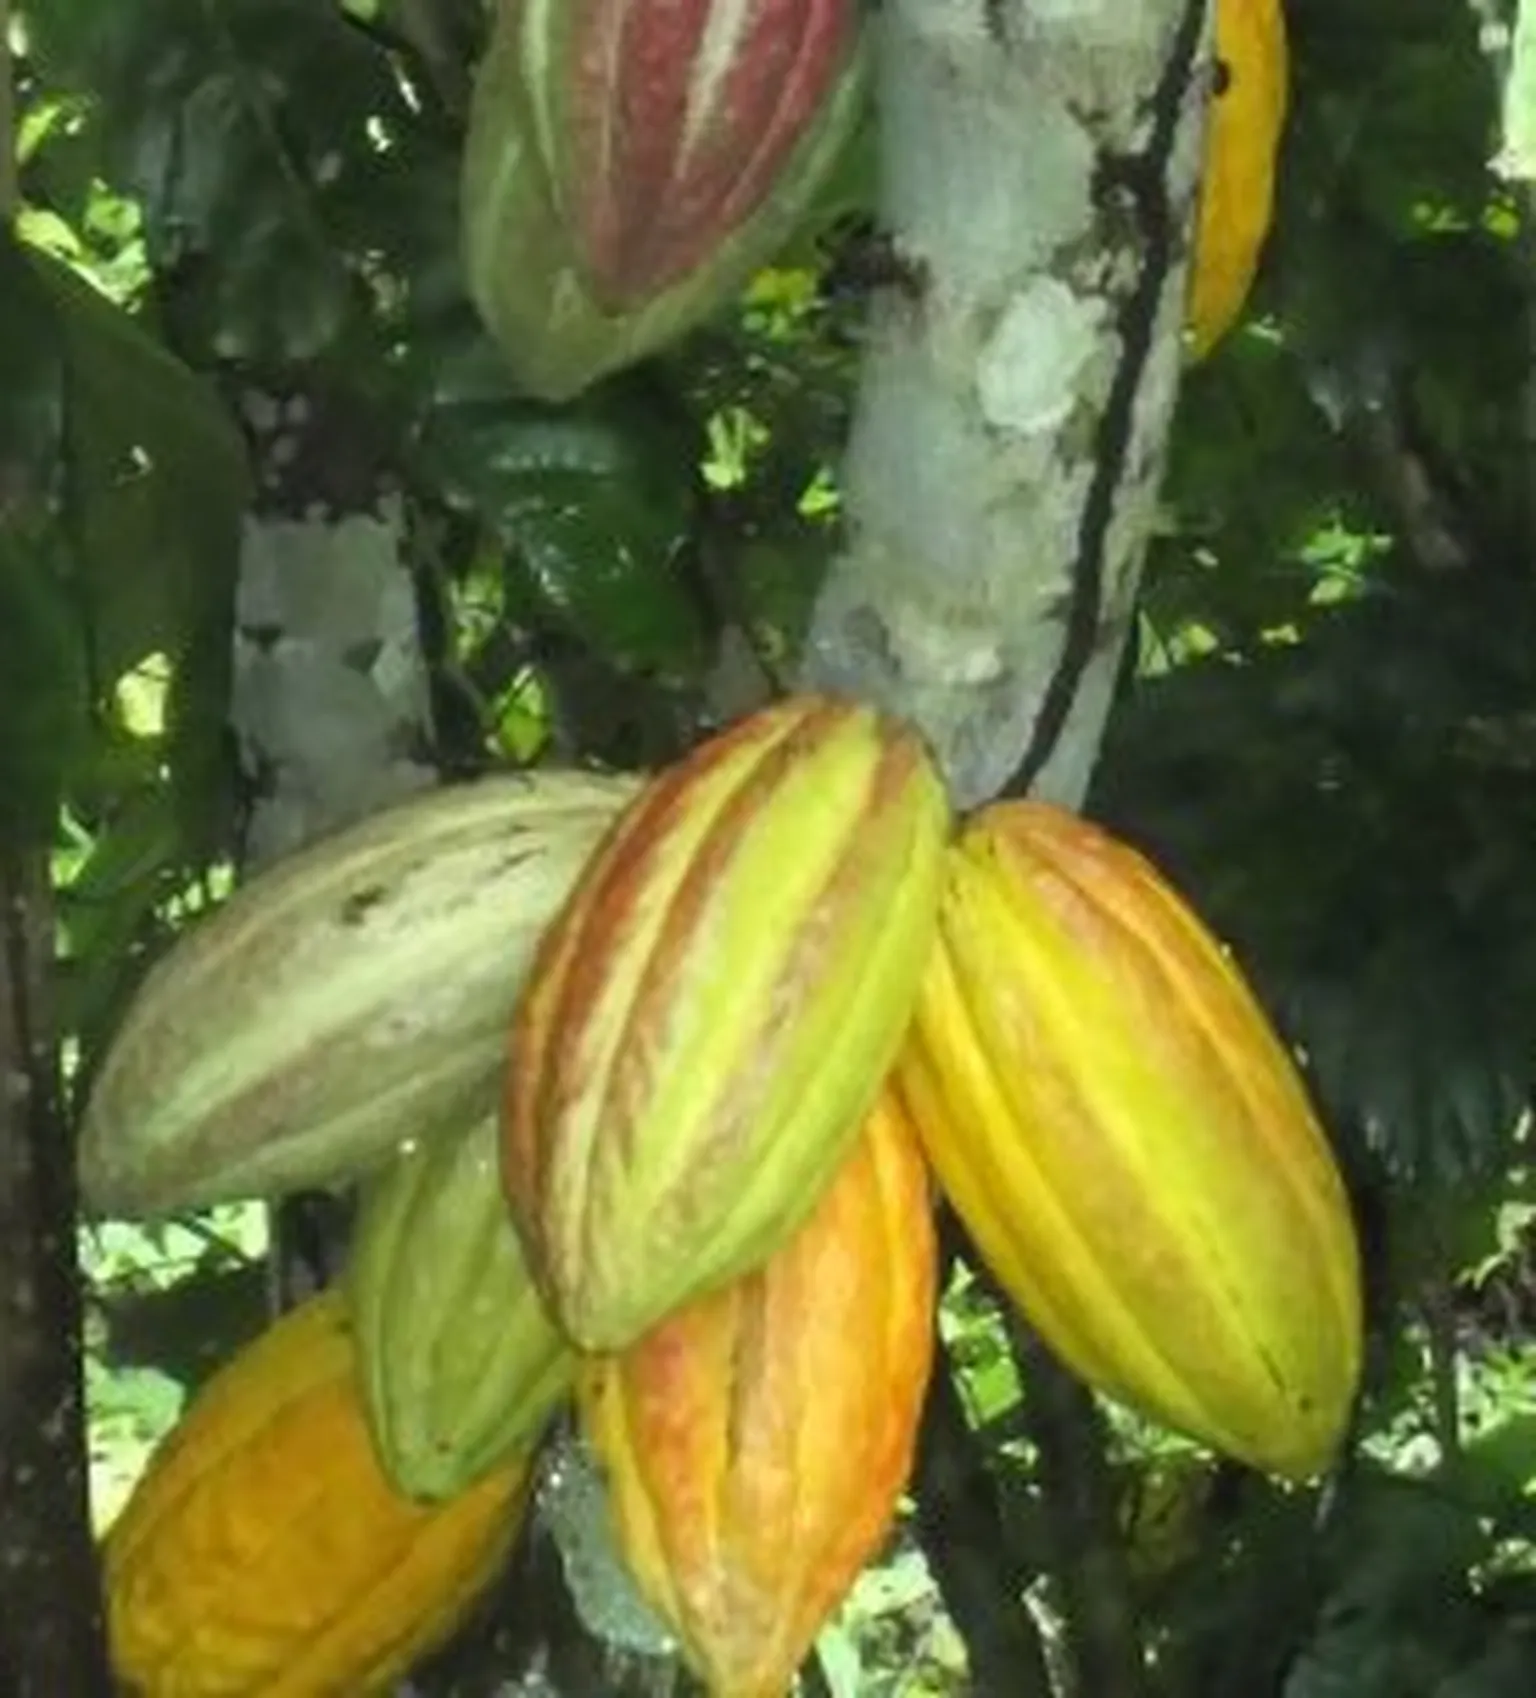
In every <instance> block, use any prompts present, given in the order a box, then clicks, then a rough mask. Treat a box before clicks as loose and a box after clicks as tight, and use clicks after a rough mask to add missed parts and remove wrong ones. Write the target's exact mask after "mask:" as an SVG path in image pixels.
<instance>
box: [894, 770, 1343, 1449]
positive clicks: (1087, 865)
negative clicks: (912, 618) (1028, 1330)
mask: <svg viewBox="0 0 1536 1698" xmlns="http://www.w3.org/2000/svg"><path fill="white" fill-rule="evenodd" d="M939 933H940V944H939V947H938V948H937V949H936V950H935V952H934V956H933V960H932V962H931V964H930V968H929V972H928V975H927V977H926V979H925V982H924V986H923V991H922V994H921V996H920V998H919V1003H918V1011H917V1016H916V1018H915V1020H914V1022H913V1027H912V1035H911V1039H910V1041H909V1043H908V1045H907V1047H906V1050H905V1051H904V1053H903V1056H902V1060H901V1062H900V1064H899V1069H898V1072H899V1078H900V1084H901V1088H902V1090H903V1093H904V1096H905V1098H906V1101H907V1103H908V1104H909V1106H910V1108H911V1110H912V1113H913V1116H914V1118H915V1120H916V1122H917V1125H918V1127H919V1130H920V1131H921V1133H922V1135H923V1139H924V1143H925V1146H926V1148H927V1152H928V1156H929V1159H930V1160H931V1162H932V1163H933V1166H934V1169H935V1171H936V1172H937V1174H938V1176H939V1180H940V1182H941V1183H942V1185H943V1187H944V1189H945V1191H946V1192H947V1193H948V1195H949V1197H950V1200H951V1201H952V1202H953V1203H954V1205H955V1208H956V1210H957V1212H958V1213H959V1214H960V1216H961V1217H962V1219H963V1220H964V1221H965V1224H966V1226H967V1227H968V1228H969V1230H970V1233H971V1235H972V1237H973V1238H974V1239H975V1240H976V1243H977V1246H978V1247H979V1249H980V1250H981V1252H982V1254H983V1255H984V1256H985V1258H986V1260H987V1262H988V1264H989V1265H990V1267H991V1269H992V1271H993V1273H994V1274H995V1275H996V1276H997V1278H998V1280H999V1282H1000V1283H1001V1284H1002V1285H1003V1286H1004V1287H1005V1289H1006V1290H1007V1291H1008V1293H1009V1294H1010V1296H1011V1297H1012V1298H1013V1299H1014V1301H1015V1302H1016V1303H1017V1304H1018V1306H1019V1308H1020V1309H1021V1310H1022V1311H1023V1313H1024V1314H1025V1316H1026V1317H1027V1318H1028V1319H1029V1321H1030V1322H1031V1323H1032V1324H1033V1325H1034V1327H1035V1328H1036V1329H1037V1330H1038V1331H1039V1332H1040V1334H1041V1335H1042V1336H1043V1337H1044V1339H1045V1340H1046V1342H1047V1343H1048V1344H1050V1345H1051V1346H1052V1348H1053V1349H1054V1350H1055V1351H1056V1352H1057V1353H1058V1355H1060V1357H1061V1358H1062V1359H1063V1360H1064V1361H1065V1362H1066V1363H1067V1364H1068V1365H1069V1366H1070V1367H1071V1368H1073V1369H1074V1370H1075V1371H1076V1372H1077V1373H1079V1374H1080V1375H1081V1376H1082V1377H1083V1378H1084V1379H1085V1380H1087V1381H1088V1382H1089V1383H1090V1384H1092V1385H1095V1386H1097V1387H1099V1388H1100V1389H1102V1390H1103V1391H1105V1392H1108V1393H1110V1394H1111V1395H1113V1396H1115V1397H1118V1398H1120V1399H1122V1400H1123V1401H1125V1402H1126V1403H1129V1404H1132V1405H1135V1406H1138V1407H1140V1408H1142V1409H1143V1410H1145V1411H1147V1412H1148V1413H1150V1414H1152V1415H1154V1416H1155V1417H1157V1418H1159V1419H1161V1420H1163V1421H1165V1422H1167V1423H1169V1424H1170V1425H1171V1426H1174V1427H1177V1428H1181V1429H1182V1430H1184V1431H1185V1432H1188V1433H1190V1434H1191V1435H1193V1436H1194V1437H1196V1438H1199V1439H1201V1440H1203V1441H1204V1442H1206V1443H1207V1444H1210V1445H1211V1446H1213V1447H1214V1448H1216V1449H1218V1450H1221V1451H1224V1452H1226V1453H1227V1454H1229V1455H1231V1456H1234V1457H1237V1458H1239V1459H1241V1460H1242V1461H1245V1462H1248V1463H1250V1464H1252V1465H1254V1466H1256V1467H1260V1468H1265V1469H1270V1470H1273V1471H1275V1472H1277V1473H1282V1474H1292V1475H1307V1474H1311V1473H1314V1472H1316V1471H1317V1470H1318V1469H1320V1468H1322V1467H1323V1466H1325V1465H1326V1463H1327V1462H1328V1461H1329V1459H1330V1458H1331V1456H1332V1454H1333V1452H1334V1450H1335V1449H1336V1447H1337V1445H1338V1443H1339V1441H1340V1439H1341V1437H1342V1435H1343V1431H1344V1427H1345V1424H1346V1421H1347V1417H1348V1413H1349V1409H1350V1405H1351V1402H1352V1399H1353V1395H1354V1390H1355V1385H1356V1382H1357V1379H1358V1375H1359V1369H1360V1353H1361V1296H1360V1272H1359V1255H1358V1250H1357V1246H1356V1242H1355V1236H1354V1228H1353V1223H1352V1220H1351V1215H1350V1210H1349V1206H1348V1202H1347V1199H1346V1196H1345V1191H1344V1186H1343V1183H1342V1180H1341V1179H1340V1176H1339V1172H1338V1169H1337V1168H1336V1166H1335V1164H1334V1160H1333V1155H1332V1152H1331V1150H1330V1148H1329V1145H1328V1141H1327V1138H1326V1136H1325V1135H1324V1133H1323V1131H1322V1129H1321V1128H1320V1126H1319V1125H1318V1123H1317V1121H1316V1119H1315V1117H1314V1115H1313V1112H1312V1109H1311V1106H1310V1105H1309V1103H1308V1100H1307V1095H1306V1091H1305V1088H1304V1086H1303V1084H1302V1082H1301V1079H1300V1077H1299V1075H1298V1073H1297V1070H1296V1068H1295V1065H1294V1064H1293V1063H1292V1061H1291V1058H1290V1056H1289V1055H1288V1054H1287V1053H1286V1051H1285V1049H1284V1047H1283V1046H1282V1044H1281V1043H1280V1041H1279V1039H1278V1038H1277V1036H1276V1035H1275V1033H1274V1031H1273V1030H1272V1029H1271V1027H1270V1024H1269V1022H1268V1020H1267V1019H1266V1018H1265V1016H1264V1013H1263V1011H1262V1009H1261V1008H1260V1007H1259V1005H1258V1003H1257V1001H1256V1000H1255V999H1254V997H1253V995H1252V993H1251V992H1250V990H1249V989H1248V987H1247V985H1246V984H1245V983H1244V981H1243V978H1242V976H1241V974H1240V973H1239V972H1238V970H1237V968H1236V966H1235V965H1234V963H1233V961H1232V959H1231V957H1230V956H1229V955H1228V954H1227V953H1226V952H1225V951H1223V949H1222V948H1221V947H1220V945H1219V944H1218V943H1217V942H1216V940H1215V939H1214V938H1212V937H1211V935H1210V934H1209V932H1207V931H1206V929H1205V927H1204V926H1203V925H1202V924H1201V922H1200V920H1199V919H1198V918H1197V917H1196V915H1195V914H1194V913H1193V912H1192V911H1191V910H1190V909H1189V907H1188V906H1187V905H1186V904H1185V903H1184V902H1183V901H1182V900H1181V898H1180V897H1179V896H1178V895H1177V894H1176V893H1175V892H1174V891H1173V890H1172V889H1171V888H1170V887H1169V885H1168V884H1167V882H1166V881H1165V880H1164V879H1163V878H1162V877H1161V875H1160V874H1159V873H1158V872H1157V871H1156V869H1155V868H1153V867H1152V866H1151V865H1150V864H1149V863H1148V862H1147V861H1146V860H1145V859H1144V858H1143V857H1142V856H1140V855H1138V854H1136V853H1135V852H1134V851H1133V850H1131V849H1130V848H1128V847H1127V846H1126V845H1124V844H1122V843H1118V842H1116V841H1115V840H1114V839H1113V838H1112V837H1111V836H1109V835H1108V833H1106V832H1104V831H1101V830H1099V829H1098V828H1097V827H1095V826H1092V825H1090V824H1088V823H1087V822H1086V821H1084V820H1081V819H1078V818H1076V817H1075V816H1074V815H1072V814H1069V813H1066V812H1064V811H1063V810H1061V809H1059V808H1053V807H1049V806H1046V805H1044V804H1041V803H1033V802H1004V803H996V804H994V805H992V806H991V807H988V808H984V809H983V810H982V811H981V812H980V813H978V814H977V815H976V816H974V817H973V819H972V820H971V821H970V822H969V823H968V825H967V827H966V829H965V830H964V832H963V833H962V834H961V836H960V839H959V841H958V842H957V843H956V845H955V846H954V848H953V849H952V851H951V853H950V856H949V864H948V869H947V876H946V884H945V892H944V899H943V905H942V908H941V913H940V925H939Z"/></svg>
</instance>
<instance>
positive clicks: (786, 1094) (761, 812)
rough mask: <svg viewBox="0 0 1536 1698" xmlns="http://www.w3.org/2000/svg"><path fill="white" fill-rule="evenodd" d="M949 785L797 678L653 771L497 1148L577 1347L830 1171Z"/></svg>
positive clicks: (914, 965) (527, 1246)
mask: <svg viewBox="0 0 1536 1698" xmlns="http://www.w3.org/2000/svg"><path fill="white" fill-rule="evenodd" d="M948 829H949V810H948V805H947V802H946V800H945V796H944V791H943V787H942V785H941V784H940V782H939V778H938V775H937V774H936V772H935V771H934V769H933V766H932V764H931V763H930V761H929V759H928V756H927V754H926V753H925V751H924V749H923V747H922V745H921V743H920V742H919V741H918V739H917V737H916V736H915V734H914V733H912V732H911V731H909V730H907V729H905V728H904V727H902V726H900V725H898V724H896V723H895V722H894V721H891V720H888V719H886V718H885V717H883V716H882V715H880V714H878V713H876V712H875V711H874V710H873V709H870V708H866V707H861V706H857V705H854V704H852V703H844V702H838V701H833V700H830V699H825V698H821V697H816V696H800V697H795V698H792V699H790V700H787V701H784V702H780V703H778V704H776V705H774V706H772V707H769V708H767V709H764V710H763V711H761V712H759V713H756V714H753V715H750V716H749V717H747V718H746V719H744V720H742V721H740V722H738V723H737V724H736V725H735V726H734V727H732V728H731V729H729V730H727V731H726V732H724V733H722V734H721V735H719V736H717V737H715V738H712V739H710V740H709V741H708V742H706V743H704V744H701V745H700V746H699V747H698V748H697V749H695V750H694V751H693V753H692V754H691V755H689V756H688V757H687V758H685V759H684V760H682V761H679V762H678V763H677V764H676V765H675V766H673V767H672V768H670V769H669V770H667V771H665V772H663V773H661V774H660V775H659V776H657V777H655V778H653V779H652V780H651V781H650V782H649V783H648V784H647V785H646V787H645V789H644V790H643V791H642V792H641V794H640V796H639V797H638V798H637V799H636V800H635V802H634V803H633V804H632V805H631V806H630V807H629V808H628V809H627V810H626V811H625V812H624V814H623V815H622V816H621V818H620V821H619V823H618V825H617V826H616V827H615V829H614V830H613V831H612V832H611V833H610V835H609V837H608V838H607V840H606V842H605V843H604V844H603V846H602V848H601V849H600V850H599V851H598V852H597V853H596V854H595V855H594V856H593V857H592V859H591V860H590V861H589V862H588V865H587V869H586V871H585V872H584V873H583V875H582V878H581V880H580V882H579V884H578V886H577V888H576V891H575V893H574V894H573V896H572V898H571V900H570V902H569V903H568V904H567V905H566V907H565V908H564V910H563V911H562V912H561V914H560V917H559V918H558V919H557V920H556V921H555V923H554V924H553V925H552V926H551V927H550V929H549V931H548V932H547V933H546V934H545V938H544V942H543V944H542V945H541V946H540V950H539V954H538V958H537V960H536V962H535V965H534V968H533V970H532V972H531V974H530V976H529V979H528V982H527V985H526V986H525V988H524V992H523V996H522V999H521V1001H520V1002H519V1005H518V1010H517V1014H516V1017H515V1020H514V1022H513V1028H512V1037H511V1048H510V1061H509V1066H508V1069H507V1073H506V1081H505V1093H506V1094H505V1102H504V1108H503V1130H504V1146H503V1159H502V1170H503V1176H504V1179H505V1183H506V1188H507V1195H508V1199H509V1201H510V1204H511V1208H512V1214H513V1219H514V1220H515V1221H516V1223H517V1226H518V1230H519V1232H520V1233H521V1235H522V1241H523V1249H524V1253H525V1254H526V1256H527V1258H528V1265H529V1268H530V1270H531V1271H532V1273H533V1276H534V1279H535V1280H536V1281H537V1283H538V1285H539V1288H540V1290H541V1291H542V1293H543V1294H544V1297H545V1300H546V1302H547V1303H548V1305H549V1307H550V1310H551V1312H552V1314H553V1315H554V1317H555V1319H556V1321H557V1322H559V1324H560V1325H561V1326H562V1327H564V1329H565V1330H566V1332H567V1333H568V1335H569V1336H570V1337H571V1338H572V1340H574V1341H575V1342H576V1343H577V1344H578V1345H580V1346H581V1347H582V1348H583V1349H587V1350H617V1349H622V1348H623V1347H624V1346H625V1345H627V1344H631V1343H633V1342H634V1340H635V1339H637V1338H638V1337H639V1336H640V1335H641V1334H642V1333H643V1332H645V1331H647V1330H648V1329H649V1328H650V1327H651V1326H653V1325H654V1324H655V1323H656V1322H657V1321H659V1320H660V1319H661V1318H662V1317H663V1316H664V1315H666V1314H668V1313H670V1312H671V1311H672V1310H673V1309H675V1308H677V1307H678V1306H679V1305H680V1304H682V1303H685V1302H687V1301H688V1300H689V1299H690V1298H692V1297H696V1296H699V1295H702V1294H703V1293H704V1292H706V1291H708V1290H711V1289H714V1288H716V1287H718V1286H721V1285H724V1284H725V1283H726V1282H727V1281H728V1280H730V1279H732V1278H734V1277H735V1276H736V1275H738V1274H741V1273H745V1272H747V1271H748V1270H749V1269H751V1268H752V1267H754V1266H756V1265H758V1264H759V1263H761V1262H762V1261H764V1260H766V1258H767V1257H768V1255H769V1254H770V1253H771V1252H772V1251H773V1249H774V1248H776V1246H777V1245H778V1244H779V1243H780V1242H781V1241H782V1240H783V1239H784V1238H785V1237H786V1236H787V1234H788V1233H789V1232H790V1231H791V1230H792V1229H793V1228H794V1227H795V1226H797V1225H799V1223H800V1222H801V1221H802V1220H804V1219H805V1217H806V1216H807V1215H808V1214H809V1213H810V1211H811V1209H812V1208H813V1207H814V1206H815V1204H816V1201H817V1199H818V1197H819V1196H820V1195H821V1193H822V1192H823V1191H824V1190H825V1188H826V1186H827V1184H828V1183H829V1182H830V1180H831V1177H832V1175H833V1173H834V1172H835V1171H836V1169H837V1165H838V1163H839V1162H840V1161H841V1159H842V1157H843V1156H844V1154H845V1153H846V1152H847V1149H848V1147H849V1145H850V1143H851V1142H852V1140H853V1139H854V1137H856V1136H857V1134H858V1129H859V1126H860V1124H861V1122H862V1121H863V1118H864V1116H865V1114H866V1113H867V1112H868V1110H869V1106H870V1104H871V1102H872V1101H873V1100H874V1097H875V1095H876V1093H877V1091H878V1090H879V1088H880V1084H881V1081H882V1079H883V1078H884V1075H885V1074H886V1072H887V1071H888V1069H889V1066H890V1064H891V1062H892V1061H893V1060H894V1057H895V1052H896V1050H897V1048H898V1046H899V1044H900V1041H901V1037H902V1034H903V1032H904V1030H905V1028H906V1026H907V1023H908V1021H909V1019H910V1017H911V1012H912V1004H913V998H914V996H915V994H916V988H917V983H918V980H919V978H920V976H921V973H922V969H923V964H924V962H925V961H926V959H927V957H928V954H929V951H930V949H931V947H932V943H933V936H934V923H935V916H936V910H937V903H938V889H939V877H940V870H941V868H942V865H943V849H944V845H945V843H946V841H947V837H948Z"/></svg>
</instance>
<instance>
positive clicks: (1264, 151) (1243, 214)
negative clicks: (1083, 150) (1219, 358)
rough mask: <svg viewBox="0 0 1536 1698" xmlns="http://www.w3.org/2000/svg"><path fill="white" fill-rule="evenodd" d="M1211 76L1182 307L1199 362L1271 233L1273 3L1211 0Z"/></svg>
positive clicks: (1277, 34) (1281, 116) (1280, 87)
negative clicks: (1213, 29) (1213, 60)
mask: <svg viewBox="0 0 1536 1698" xmlns="http://www.w3.org/2000/svg"><path fill="white" fill-rule="evenodd" d="M1216 75H1217V81H1216V88H1215V92H1214V94H1213V97H1212V104H1211V109H1210V112H1209V114H1208V116H1207V119H1206V125H1207V132H1206V143H1205V164H1204V169H1203V172H1202V175H1201V182H1200V204H1199V210H1198V212H1197V214H1196V226H1195V247H1194V255H1193V265H1192V267H1191V280H1190V294H1189V306H1188V332H1187V346H1188V350H1189V353H1190V356H1191V357H1192V358H1193V359H1197V360H1199V359H1203V358H1204V357H1205V356H1206V355H1207V354H1209V353H1210V352H1211V350H1212V349H1213V348H1214V347H1215V346H1216V344H1217V343H1218V342H1219V341H1220V340H1221V339H1222V337H1223V336H1225V335H1226V334H1227V332H1228V331H1229V330H1231V328H1232V327H1233V325H1234V324H1236V322H1237V320H1238V318H1239V316H1240V315H1241V313H1242V310H1243V304H1244V302H1245V301H1246V300H1247V299H1248V292H1249V290H1250V289H1251V288H1252V287H1253V279H1254V274H1255V272H1256V271H1257V270H1258V266H1259V257H1260V255H1261V253H1262V252H1263V248H1264V239H1265V237H1266V236H1267V234H1268V233H1269V223H1270V218H1271V215H1272V213H1273V210H1274V195H1275V170H1276V163H1277V159H1278V156H1279V151H1280V142H1281V137H1282V135H1283V133H1284V130H1285V115H1286V106H1287V99H1288V93H1289V86H1290V85H1289V78H1290V57H1289V52H1288V48H1287V41H1286V33H1285V12H1284V9H1283V7H1282V6H1281V3H1280V0H1217V4H1216Z"/></svg>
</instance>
